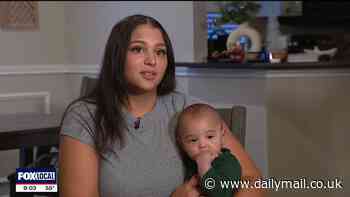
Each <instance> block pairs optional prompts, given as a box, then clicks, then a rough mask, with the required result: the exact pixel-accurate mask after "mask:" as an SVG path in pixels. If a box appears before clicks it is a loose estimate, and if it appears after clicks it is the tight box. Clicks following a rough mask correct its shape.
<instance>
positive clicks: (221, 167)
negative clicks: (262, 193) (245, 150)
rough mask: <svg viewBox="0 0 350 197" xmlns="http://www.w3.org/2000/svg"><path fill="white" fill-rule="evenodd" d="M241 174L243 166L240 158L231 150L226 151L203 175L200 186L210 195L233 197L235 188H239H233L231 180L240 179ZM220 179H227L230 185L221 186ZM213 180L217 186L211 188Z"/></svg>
mask: <svg viewBox="0 0 350 197" xmlns="http://www.w3.org/2000/svg"><path fill="white" fill-rule="evenodd" d="M198 170H199V168H198ZM240 176H241V167H240V164H239V162H238V160H237V159H236V158H235V157H234V156H233V155H231V154H230V153H229V152H225V153H223V154H222V155H220V157H218V158H217V159H216V160H215V162H213V164H212V165H211V168H210V169H209V170H207V171H206V173H205V174H203V176H201V181H200V187H201V190H202V191H204V193H205V194H206V195H207V196H208V197H218V196H220V197H226V196H227V197H232V194H233V192H234V190H237V189H234V188H231V185H230V182H229V181H231V182H232V181H239V180H240ZM220 181H227V183H228V187H227V188H224V189H223V188H221V183H220ZM213 182H215V187H214V188H211V186H214V184H213ZM237 184H238V182H237Z"/></svg>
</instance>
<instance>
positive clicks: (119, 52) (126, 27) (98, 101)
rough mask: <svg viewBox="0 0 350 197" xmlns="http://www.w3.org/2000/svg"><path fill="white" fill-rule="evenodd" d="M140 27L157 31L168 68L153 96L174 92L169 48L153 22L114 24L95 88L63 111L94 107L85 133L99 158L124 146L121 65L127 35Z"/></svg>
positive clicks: (125, 94) (126, 20)
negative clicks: (77, 106) (83, 104)
mask: <svg viewBox="0 0 350 197" xmlns="http://www.w3.org/2000/svg"><path fill="white" fill-rule="evenodd" d="M144 24H148V25H151V26H153V27H155V28H158V29H159V30H160V31H161V33H162V35H163V39H164V42H165V45H166V51H167V59H168V65H167V68H166V71H165V74H164V77H163V79H162V80H161V82H160V84H159V85H158V87H157V94H158V95H165V94H168V93H170V92H171V91H173V90H174V89H175V85H176V82H175V60H174V53H173V48H172V45H171V41H170V39H169V36H168V34H167V33H166V31H165V30H164V28H163V27H162V25H161V24H160V23H159V22H158V21H157V20H155V19H154V18H152V17H149V16H144V15H132V16H128V17H126V18H124V19H122V20H121V21H120V22H118V23H117V24H116V25H115V26H114V27H113V29H112V31H111V33H110V35H109V38H108V41H107V44H106V47H105V51H104V56H103V60H102V67H101V71H100V74H99V76H98V80H97V83H96V86H95V87H94V89H93V91H92V92H91V93H90V94H88V95H87V96H86V97H81V98H79V99H77V100H75V101H73V102H72V103H71V104H70V105H69V106H68V107H67V110H68V108H69V107H70V106H71V105H72V104H73V103H75V102H77V101H85V102H88V103H92V104H94V105H95V106H96V110H95V112H94V113H93V114H92V115H93V116H94V117H93V118H92V119H93V120H94V131H91V130H90V131H89V133H90V134H91V136H92V137H93V139H94V143H95V147H96V151H97V153H98V154H99V156H100V157H101V158H105V157H104V153H110V152H112V153H116V152H115V151H114V150H113V147H114V145H115V143H118V145H120V146H119V147H120V148H122V147H124V145H125V139H124V138H125V135H124V134H125V132H126V131H127V125H126V121H125V120H124V118H123V115H122V107H123V106H126V105H127V99H128V94H129V90H128V88H127V81H126V80H125V76H124V65H125V63H126V55H127V49H128V47H129V42H130V39H131V34H132V32H133V31H134V30H135V29H136V27H138V26H139V25H144ZM67 110H66V112H67ZM66 112H65V114H66ZM64 116H65V115H64Z"/></svg>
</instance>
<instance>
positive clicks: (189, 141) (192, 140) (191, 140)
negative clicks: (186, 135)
mask: <svg viewBox="0 0 350 197" xmlns="http://www.w3.org/2000/svg"><path fill="white" fill-rule="evenodd" d="M197 141H198V139H196V138H193V139H188V140H187V143H195V142H197Z"/></svg>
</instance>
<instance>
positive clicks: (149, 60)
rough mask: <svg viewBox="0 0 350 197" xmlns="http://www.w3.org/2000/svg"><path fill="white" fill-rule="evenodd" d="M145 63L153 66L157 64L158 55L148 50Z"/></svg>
mask: <svg viewBox="0 0 350 197" xmlns="http://www.w3.org/2000/svg"><path fill="white" fill-rule="evenodd" d="M145 64H147V65H151V66H153V65H155V64H156V57H155V54H154V52H151V51H148V52H147V53H146V57H145Z"/></svg>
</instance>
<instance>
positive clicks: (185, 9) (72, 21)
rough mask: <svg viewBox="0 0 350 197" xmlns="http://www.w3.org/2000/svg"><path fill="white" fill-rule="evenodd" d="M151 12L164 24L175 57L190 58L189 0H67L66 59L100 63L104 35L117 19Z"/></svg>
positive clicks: (180, 58) (190, 23)
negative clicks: (93, 0) (117, 0)
mask: <svg viewBox="0 0 350 197" xmlns="http://www.w3.org/2000/svg"><path fill="white" fill-rule="evenodd" d="M131 14H146V15H150V16H152V17H154V18H156V19H157V20H159V22H160V23H161V24H162V25H163V26H164V28H165V29H166V30H167V32H168V34H169V36H170V39H171V41H172V43H175V44H173V47H174V51H175V59H176V61H180V62H185V61H187V62H191V61H193V36H194V35H193V20H189V19H191V18H193V9H192V2H181V1H177V2H160V1H156V2H152V1H150V2H137V1H133V2H126V1H120V2H67V3H66V5H65V24H66V26H65V27H66V30H65V31H66V32H65V36H66V45H65V46H66V51H67V56H66V59H67V61H68V63H71V64H100V61H101V57H102V54H103V50H104V45H105V43H106V40H107V37H108V36H109V33H110V31H111V29H112V27H113V26H114V24H115V23H116V22H117V21H119V20H120V19H122V18H124V17H125V16H127V15H131Z"/></svg>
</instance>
